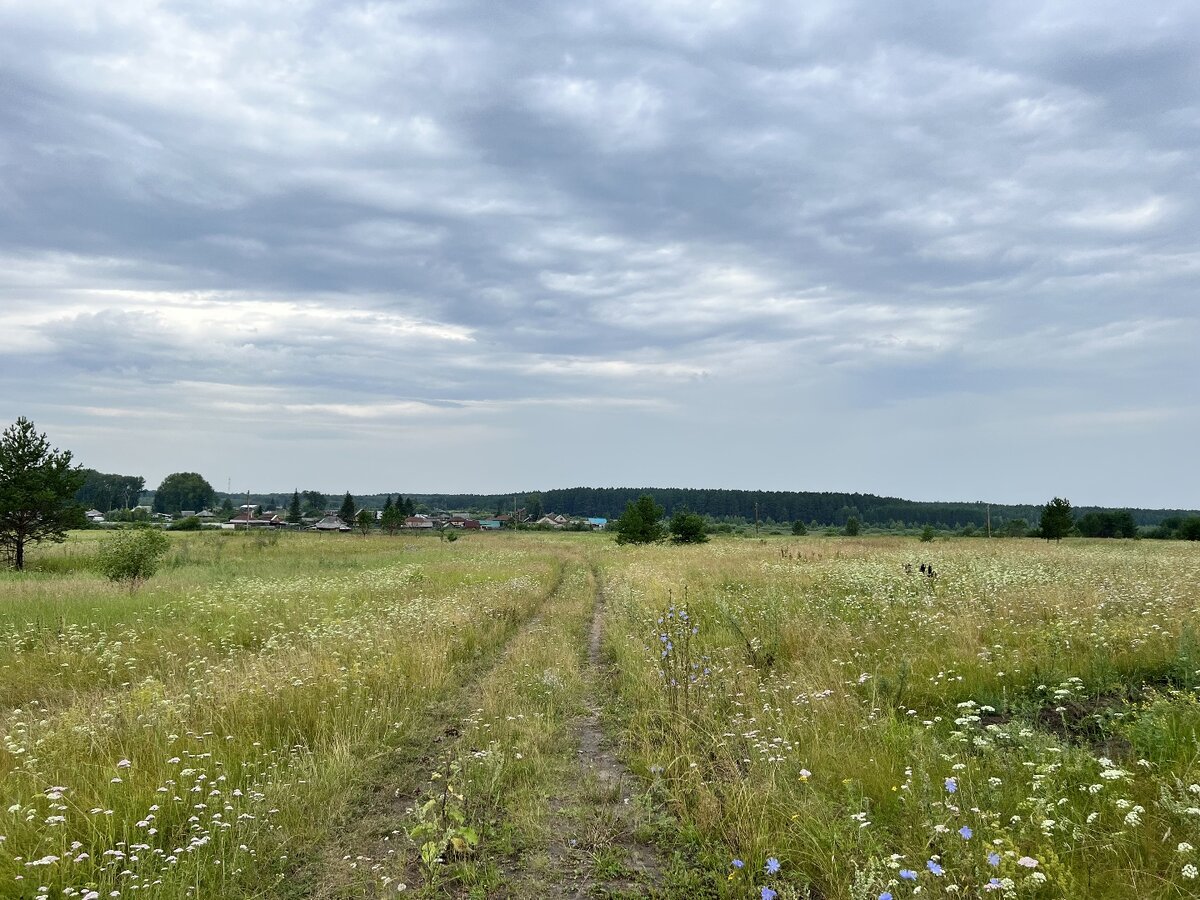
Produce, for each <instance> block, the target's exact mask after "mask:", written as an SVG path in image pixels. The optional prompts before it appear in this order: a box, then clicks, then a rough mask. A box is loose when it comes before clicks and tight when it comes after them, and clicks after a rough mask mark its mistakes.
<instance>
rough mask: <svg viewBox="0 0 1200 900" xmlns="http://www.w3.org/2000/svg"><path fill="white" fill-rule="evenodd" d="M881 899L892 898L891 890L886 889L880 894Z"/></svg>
mask: <svg viewBox="0 0 1200 900" xmlns="http://www.w3.org/2000/svg"><path fill="white" fill-rule="evenodd" d="M879 900H892V894H891V891H884V892H883V893H882V894H880V895H879Z"/></svg>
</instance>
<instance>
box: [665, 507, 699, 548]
mask: <svg viewBox="0 0 1200 900" xmlns="http://www.w3.org/2000/svg"><path fill="white" fill-rule="evenodd" d="M671 540H672V541H674V542H675V543H676V544H703V543H704V542H705V541H707V540H708V535H707V534H705V533H704V517H703V516H699V515H697V514H696V513H693V512H688V511H687V510H684V509H681V510H679V511H678V512H676V513H675V515H673V516H671Z"/></svg>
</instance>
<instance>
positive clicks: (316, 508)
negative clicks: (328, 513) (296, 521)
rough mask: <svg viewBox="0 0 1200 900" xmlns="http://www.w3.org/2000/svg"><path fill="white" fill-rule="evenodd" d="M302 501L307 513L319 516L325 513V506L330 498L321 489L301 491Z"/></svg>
mask: <svg viewBox="0 0 1200 900" xmlns="http://www.w3.org/2000/svg"><path fill="white" fill-rule="evenodd" d="M300 502H301V504H302V505H303V507H304V513H305V515H309V516H317V515H324V514H325V507H326V504H328V503H329V498H328V497H326V496H325V495H324V494H322V493H321V492H320V491H301V492H300Z"/></svg>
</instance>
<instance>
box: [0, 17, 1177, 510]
mask: <svg viewBox="0 0 1200 900" xmlns="http://www.w3.org/2000/svg"><path fill="white" fill-rule="evenodd" d="M1198 182H1200V5H1198V4H1196V3H1194V2H1178V3H1170V2H1154V0H1151V2H1146V3H1139V4H1130V3H1125V2H1102V0H1101V2H1087V3H1083V2H1078V3H1070V2H1059V3H1045V2H1031V3H1020V2H999V3H986V4H973V3H970V4H969V3H962V2H958V0H946V2H924V3H915V4H908V3H905V4H899V3H878V2H871V3H854V2H845V0H837V2H828V3H826V2H821V0H814V2H805V3H778V2H757V0H741V2H728V0H637V2H634V0H596V2H590V3H587V4H575V3H562V2H558V0H555V2H542V0H521V2H508V0H485V2H467V0H411V2H409V0H399V2H386V0H380V2H346V0H338V2H332V0H254V2H242V0H202V2H201V0H173V2H165V0H162V2H160V0H104V2H93V0H0V418H2V419H4V424H7V423H9V422H12V421H14V420H15V419H16V418H17V417H18V416H22V415H23V416H26V417H27V418H30V419H32V420H33V421H34V423H35V424H36V425H37V427H38V430H39V431H45V432H46V433H47V434H48V436H49V438H50V439H51V441H52V443H54V444H55V445H56V446H59V447H62V448H65V449H70V450H71V451H73V453H74V455H75V459H76V460H77V461H78V462H80V463H82V464H83V465H85V466H89V467H92V468H96V469H99V470H101V471H106V472H117V473H121V474H135V475H143V476H144V477H145V478H146V481H147V484H148V486H150V487H154V486H155V485H157V483H158V482H159V481H160V480H161V479H162V477H163V476H165V475H166V474H168V473H170V472H174V471H196V472H200V473H201V474H203V475H204V476H205V477H206V478H208V480H209V481H210V482H211V483H212V484H213V486H214V487H215V488H217V489H218V490H225V489H226V488H227V487H228V488H231V489H232V490H234V491H245V490H251V491H255V492H268V491H291V490H292V489H294V488H298V489H301V490H304V489H315V490H324V491H326V492H330V493H340V492H342V491H345V490H349V491H352V492H359V493H367V492H372V493H373V492H382V491H400V492H404V493H424V492H497V493H499V492H509V491H525V490H537V489H543V490H544V489H549V488H555V487H570V486H577V485H587V486H633V487H637V486H662V487H668V486H677V487H710V488H751V489H765V490H837V491H863V492H873V493H879V494H885V495H890V496H900V497H906V498H910V499H925V500H989V501H994V502H1002V503H1003V502H1013V503H1026V502H1028V503H1035V502H1036V503H1040V502H1045V501H1046V500H1047V499H1049V498H1050V497H1051V496H1065V497H1068V498H1069V499H1070V500H1071V501H1072V502H1073V503H1074V504H1076V505H1088V504H1097V505H1112V506H1126V505H1128V506H1141V507H1188V508H1197V507H1200V478H1197V474H1196V464H1195V448H1196V447H1197V446H1200V376H1198V375H1197V372H1198V369H1197V366H1196V360H1195V356H1196V352H1197V349H1200V307H1198V302H1200V297H1198V295H1197V286H1198V284H1200V248H1198V246H1197V236H1198V235H1200V206H1198V204H1200V183H1198Z"/></svg>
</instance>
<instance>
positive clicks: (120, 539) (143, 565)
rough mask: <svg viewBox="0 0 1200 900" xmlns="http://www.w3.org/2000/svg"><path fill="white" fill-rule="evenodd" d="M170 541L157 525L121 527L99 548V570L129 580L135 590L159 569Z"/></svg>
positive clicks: (113, 579)
mask: <svg viewBox="0 0 1200 900" xmlns="http://www.w3.org/2000/svg"><path fill="white" fill-rule="evenodd" d="M170 543H171V542H170V540H169V539H168V538H167V536H166V535H165V534H163V533H162V532H161V531H159V530H158V529H157V528H130V529H122V530H121V531H117V532H115V533H114V534H113V535H112V537H110V538H109V539H108V540H106V541H105V542H104V546H103V547H101V548H100V571H101V572H103V573H104V574H105V575H106V576H108V578H109V579H110V580H112V581H128V582H129V589H130V590H131V591H132V590H133V589H134V588H136V587H137V586H138V585H139V584H141V583H142V582H143V581H145V580H146V579H147V578H149V577H150V576H152V575H153V574H154V573H155V572H157V571H158V564H159V562H160V561H161V560H162V557H163V554H165V553H166V552H167V548H168V547H169V546H170Z"/></svg>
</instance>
